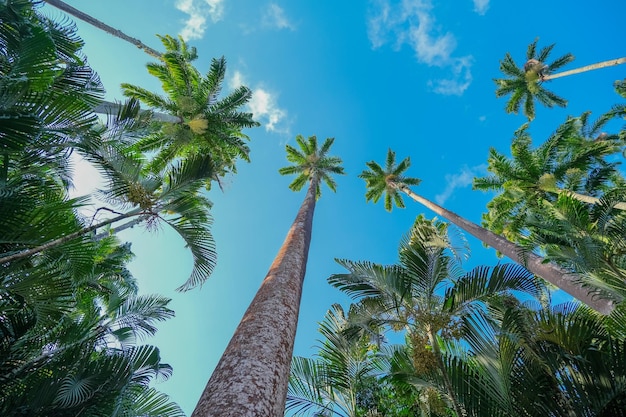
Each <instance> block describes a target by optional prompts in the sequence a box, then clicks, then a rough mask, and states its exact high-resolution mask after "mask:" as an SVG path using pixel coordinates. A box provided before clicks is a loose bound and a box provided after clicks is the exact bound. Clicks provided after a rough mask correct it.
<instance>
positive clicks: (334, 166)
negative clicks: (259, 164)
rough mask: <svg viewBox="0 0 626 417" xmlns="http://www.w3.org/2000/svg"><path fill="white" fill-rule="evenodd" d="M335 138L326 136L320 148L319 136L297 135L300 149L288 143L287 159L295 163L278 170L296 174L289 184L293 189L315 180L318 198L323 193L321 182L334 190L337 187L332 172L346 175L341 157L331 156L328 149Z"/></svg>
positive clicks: (282, 172) (283, 173) (299, 188)
mask: <svg viewBox="0 0 626 417" xmlns="http://www.w3.org/2000/svg"><path fill="white" fill-rule="evenodd" d="M334 141H335V138H326V140H325V141H324V143H323V144H322V146H321V148H318V144H317V137H316V136H309V137H308V138H307V139H305V138H304V136H302V135H298V136H296V143H297V144H298V147H299V148H300V149H299V150H298V149H296V148H295V147H293V146H291V145H286V146H285V148H286V150H287V160H288V161H289V162H291V163H293V165H289V166H286V167H283V168H281V169H279V170H278V172H279V173H280V175H291V174H296V175H297V176H296V178H295V179H294V180H293V181H292V182H291V184H289V188H290V189H291V190H293V191H300V190H301V189H302V187H303V186H304V184H306V183H307V182H308V181H311V182H315V183H316V184H315V187H316V191H315V193H316V198H319V196H320V195H321V190H320V183H321V182H322V181H323V182H324V183H326V185H327V186H328V188H330V189H331V190H332V191H333V192H334V191H336V189H337V183H335V180H334V179H333V178H332V177H331V176H330V174H339V175H345V172H344V171H343V167H342V166H341V163H342V161H341V158H338V157H336V156H329V155H328V151H329V150H330V147H331V146H332V144H333V142H334Z"/></svg>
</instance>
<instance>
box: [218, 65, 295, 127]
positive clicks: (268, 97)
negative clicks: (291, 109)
mask: <svg viewBox="0 0 626 417" xmlns="http://www.w3.org/2000/svg"><path fill="white" fill-rule="evenodd" d="M228 85H229V87H230V88H237V87H239V86H241V85H247V86H248V87H250V86H249V84H248V83H247V82H246V80H245V78H244V76H243V74H242V73H241V72H239V71H235V73H234V74H233V76H232V78H230V79H229V80H228ZM251 89H252V98H251V99H250V101H249V102H248V110H249V111H250V112H252V114H253V115H254V119H255V120H257V121H259V122H260V123H261V124H262V125H263V126H264V127H265V130H266V131H268V132H274V133H281V134H285V135H289V134H290V129H289V124H288V119H287V110H284V109H281V108H280V107H279V106H278V104H277V99H276V94H275V93H273V92H271V91H269V90H267V89H266V88H263V87H261V86H259V87H255V88H251Z"/></svg>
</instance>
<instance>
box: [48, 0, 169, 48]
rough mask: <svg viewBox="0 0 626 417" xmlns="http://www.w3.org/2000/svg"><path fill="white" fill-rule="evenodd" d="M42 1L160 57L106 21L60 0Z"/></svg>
mask: <svg viewBox="0 0 626 417" xmlns="http://www.w3.org/2000/svg"><path fill="white" fill-rule="evenodd" d="M44 1H45V2H46V3H48V4H50V5H51V6H54V7H56V8H57V9H60V10H63V11H64V12H65V13H68V14H71V15H72V16H74V17H75V18H77V19H80V20H83V21H85V22H87V23H89V24H90V25H93V26H95V27H97V28H98V29H100V30H103V31H105V32H106V33H108V34H110V35H113V36H115V37H116V38H120V39H123V40H125V41H126V42H129V43H131V44H133V45H135V46H136V47H137V48H139V49H141V50H143V51H144V52H145V53H147V54H148V55H151V56H153V57H155V58H157V59H161V53H159V51H157V50H155V49H152V48H150V47H149V46H148V45H146V44H144V43H143V42H141V41H140V40H139V39H135V38H132V37H130V36H128V35H126V34H125V33H124V32H122V31H121V30H118V29H115V28H113V27H111V26H109V25H107V24H106V23H103V22H101V21H99V20H98V19H95V18H93V17H91V16H90V15H88V14H87V13H83V12H81V11H80V10H78V9H76V8H74V7H72V6H70V5H69V4H67V3H64V2H62V1H61V0H44Z"/></svg>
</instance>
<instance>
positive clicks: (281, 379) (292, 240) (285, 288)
mask: <svg viewBox="0 0 626 417" xmlns="http://www.w3.org/2000/svg"><path fill="white" fill-rule="evenodd" d="M316 183H317V180H314V181H311V183H310V184H309V189H308V191H307V194H306V197H305V199H304V202H303V203H302V206H301V207H300V211H299V212H298V215H297V216H296V219H295V221H294V222H293V224H292V226H291V229H289V233H288V234H287V238H286V239H285V241H284V243H283V245H282V247H281V248H280V250H279V252H278V255H276V258H275V259H274V262H273V263H272V265H271V267H270V269H269V272H268V273H267V275H266V277H265V280H264V281H263V283H262V284H261V288H260V289H259V291H258V292H257V294H256V296H255V297H254V299H253V300H252V302H251V303H250V306H249V307H248V310H247V311H246V313H245V314H244V316H243V319H242V320H241V322H240V323H239V326H238V327H237V330H236V331H235V334H234V335H233V337H232V339H231V340H230V343H229V344H228V347H227V348H226V350H225V351H224V354H223V355H222V358H221V359H220V361H219V363H218V365H217V367H216V368H215V371H214V372H213V375H212V376H211V378H210V379H209V382H208V383H207V385H206V387H205V389H204V392H203V393H202V395H201V397H200V400H199V401H198V404H197V405H196V409H195V410H194V412H193V413H192V415H191V416H192V417H208V416H214V417H235V416H237V417H253V416H254V417H282V416H283V415H284V412H285V411H284V410H285V400H286V398H287V384H288V382H289V372H290V367H291V357H292V354H293V345H294V340H295V335H296V327H297V324H298V312H299V309H300V296H301V294H302V283H303V281H304V275H305V271H306V263H307V257H308V252H309V243H310V241H311V231H312V225H313V213H314V210H315V187H316Z"/></svg>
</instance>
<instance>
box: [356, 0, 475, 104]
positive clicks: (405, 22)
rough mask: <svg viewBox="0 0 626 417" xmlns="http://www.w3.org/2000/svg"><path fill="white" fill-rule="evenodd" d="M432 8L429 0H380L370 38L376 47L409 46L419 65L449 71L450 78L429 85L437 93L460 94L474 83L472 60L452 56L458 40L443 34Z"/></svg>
mask: <svg viewBox="0 0 626 417" xmlns="http://www.w3.org/2000/svg"><path fill="white" fill-rule="evenodd" d="M432 8H433V7H432V4H431V2H430V0H400V1H394V0H377V1H376V4H375V6H374V7H373V9H372V11H371V17H370V19H369V22H368V36H369V39H370V42H372V46H373V47H374V48H378V47H381V46H382V45H384V44H386V43H388V42H391V41H393V43H394V44H395V46H396V47H400V46H402V45H404V44H406V45H409V46H410V47H411V48H412V49H413V51H415V55H416V58H417V61H418V62H419V63H422V64H426V65H428V66H431V67H439V68H442V69H445V71H447V73H448V76H447V77H445V78H442V79H437V80H430V81H429V82H428V84H429V85H430V86H431V87H432V88H433V91H434V92H436V93H439V94H446V95H460V94H462V93H463V92H464V91H465V90H466V89H467V88H468V87H469V85H470V84H471V82H472V74H471V71H470V68H471V64H472V57H471V56H469V55H468V56H462V57H458V56H453V53H454V50H455V49H456V46H457V43H456V38H455V37H454V34H452V33H450V32H445V33H442V32H441V31H440V29H439V26H438V25H437V24H436V19H435V17H434V15H433V14H432Z"/></svg>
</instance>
